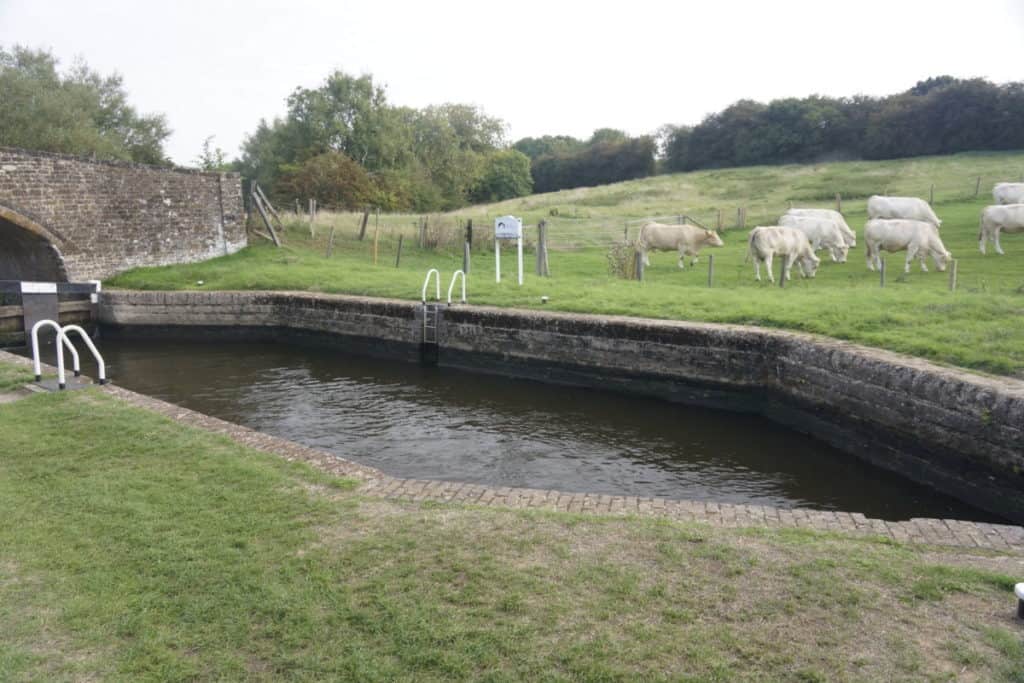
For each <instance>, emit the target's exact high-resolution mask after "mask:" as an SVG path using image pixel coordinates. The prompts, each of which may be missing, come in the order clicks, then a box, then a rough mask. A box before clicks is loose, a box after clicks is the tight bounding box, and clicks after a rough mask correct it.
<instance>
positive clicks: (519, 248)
mask: <svg viewBox="0 0 1024 683" xmlns="http://www.w3.org/2000/svg"><path fill="white" fill-rule="evenodd" d="M516 258H517V260H518V262H519V263H518V266H517V270H518V273H519V286H520V287H522V286H523V234H522V232H520V233H519V238H518V239H517V240H516Z"/></svg>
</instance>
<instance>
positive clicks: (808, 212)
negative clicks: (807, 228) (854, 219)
mask: <svg viewBox="0 0 1024 683" xmlns="http://www.w3.org/2000/svg"><path fill="white" fill-rule="evenodd" d="M786 214H787V215H790V216H813V217H815V218H831V219H832V220H834V221H835V222H836V225H838V226H839V231H840V232H841V233H843V237H844V238H846V246H848V247H855V246H857V233H855V232H854V231H853V230H851V229H850V226H849V225H847V224H846V219H845V218H843V214H841V213H839V212H838V211H835V210H833V209H790V210H789V211H787V212H786Z"/></svg>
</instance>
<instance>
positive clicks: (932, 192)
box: [928, 183, 935, 204]
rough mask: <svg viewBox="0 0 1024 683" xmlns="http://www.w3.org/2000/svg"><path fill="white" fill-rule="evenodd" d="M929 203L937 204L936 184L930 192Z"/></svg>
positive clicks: (933, 184)
mask: <svg viewBox="0 0 1024 683" xmlns="http://www.w3.org/2000/svg"><path fill="white" fill-rule="evenodd" d="M928 203H929V204H934V203H935V183H932V186H931V188H930V189H929V190H928Z"/></svg>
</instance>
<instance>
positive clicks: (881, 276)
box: [878, 257, 885, 287]
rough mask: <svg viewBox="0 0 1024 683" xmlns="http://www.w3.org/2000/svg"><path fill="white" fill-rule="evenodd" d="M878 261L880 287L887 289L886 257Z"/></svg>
mask: <svg viewBox="0 0 1024 683" xmlns="http://www.w3.org/2000/svg"><path fill="white" fill-rule="evenodd" d="M878 261H879V262H878V286H879V287H885V257H882V258H880V259H879V260H878Z"/></svg>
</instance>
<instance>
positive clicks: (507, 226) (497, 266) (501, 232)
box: [494, 216, 523, 286]
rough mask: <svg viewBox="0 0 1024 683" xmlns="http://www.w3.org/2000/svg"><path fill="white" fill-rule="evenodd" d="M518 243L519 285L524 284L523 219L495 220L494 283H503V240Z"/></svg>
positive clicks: (506, 217) (504, 217)
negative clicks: (512, 240)
mask: <svg viewBox="0 0 1024 683" xmlns="http://www.w3.org/2000/svg"><path fill="white" fill-rule="evenodd" d="M511 239H514V240H515V241H516V253H517V255H518V258H519V267H518V273H519V285H520V286H522V284H523V219H521V218H516V217H515V216H502V217H501V218H495V219H494V281H495V282H501V240H511Z"/></svg>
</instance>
